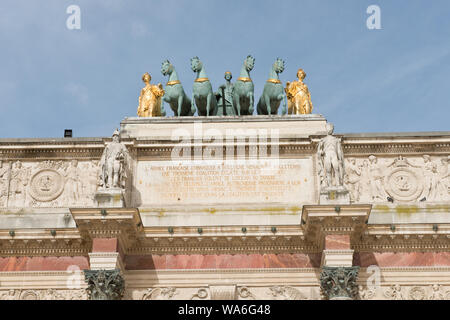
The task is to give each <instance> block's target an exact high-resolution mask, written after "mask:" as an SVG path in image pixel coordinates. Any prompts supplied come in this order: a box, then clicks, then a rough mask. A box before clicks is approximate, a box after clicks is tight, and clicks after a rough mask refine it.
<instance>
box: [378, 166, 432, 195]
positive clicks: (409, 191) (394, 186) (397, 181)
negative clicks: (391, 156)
mask: <svg viewBox="0 0 450 320" xmlns="http://www.w3.org/2000/svg"><path fill="white" fill-rule="evenodd" d="M422 190H423V185H422V183H420V180H419V178H418V177H417V175H416V174H415V173H414V172H413V171H412V170H410V169H407V168H397V169H394V170H393V171H392V172H391V174H390V175H389V176H388V177H387V179H386V191H387V192H388V193H389V195H390V196H391V197H393V198H394V199H395V200H400V201H412V200H416V199H417V198H418V197H419V196H420V194H421V193H422Z"/></svg>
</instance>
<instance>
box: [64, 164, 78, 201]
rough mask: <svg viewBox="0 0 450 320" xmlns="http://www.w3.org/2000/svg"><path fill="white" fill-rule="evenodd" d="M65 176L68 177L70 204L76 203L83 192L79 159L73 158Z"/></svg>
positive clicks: (67, 198)
mask: <svg viewBox="0 0 450 320" xmlns="http://www.w3.org/2000/svg"><path fill="white" fill-rule="evenodd" d="M64 176H65V177H66V185H65V190H66V201H67V203H69V204H75V203H77V202H78V200H79V196H80V194H81V180H80V173H79V169H78V161H77V160H72V161H71V162H70V166H69V167H68V168H67V170H66V172H65V174H64Z"/></svg>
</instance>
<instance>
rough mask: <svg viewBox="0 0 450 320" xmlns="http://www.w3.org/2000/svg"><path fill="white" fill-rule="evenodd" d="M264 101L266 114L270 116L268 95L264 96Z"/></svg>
mask: <svg viewBox="0 0 450 320" xmlns="http://www.w3.org/2000/svg"><path fill="white" fill-rule="evenodd" d="M264 101H265V102H266V108H267V114H268V115H271V114H272V109H271V106H270V97H269V95H268V94H265V95H264Z"/></svg>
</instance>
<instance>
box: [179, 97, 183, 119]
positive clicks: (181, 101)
mask: <svg viewBox="0 0 450 320" xmlns="http://www.w3.org/2000/svg"><path fill="white" fill-rule="evenodd" d="M182 107H183V95H181V94H180V96H179V97H178V116H181V108H182Z"/></svg>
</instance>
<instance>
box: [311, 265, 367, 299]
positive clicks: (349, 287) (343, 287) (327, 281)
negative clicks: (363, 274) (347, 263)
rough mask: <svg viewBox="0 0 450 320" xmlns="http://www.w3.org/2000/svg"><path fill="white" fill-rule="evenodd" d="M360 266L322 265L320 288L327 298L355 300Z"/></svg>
mask: <svg viewBox="0 0 450 320" xmlns="http://www.w3.org/2000/svg"><path fill="white" fill-rule="evenodd" d="M358 273H359V267H357V266H355V267H327V266H324V267H322V272H321V274H320V289H321V291H322V294H323V296H324V297H325V299H327V300H355V299H356V297H357V296H358V285H357V284H356V279H357V278H358Z"/></svg>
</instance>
